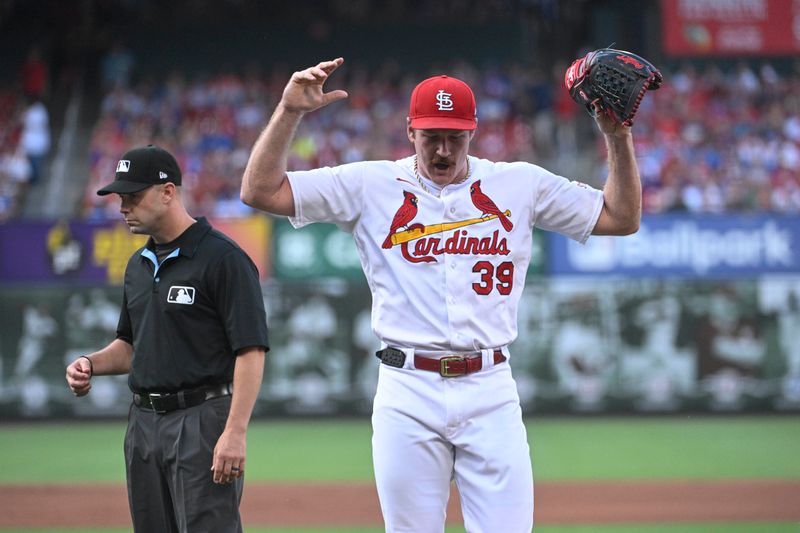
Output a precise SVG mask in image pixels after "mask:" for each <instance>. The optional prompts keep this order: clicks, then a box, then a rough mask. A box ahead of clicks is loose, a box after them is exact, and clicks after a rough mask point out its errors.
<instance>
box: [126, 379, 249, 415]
mask: <svg viewBox="0 0 800 533" xmlns="http://www.w3.org/2000/svg"><path fill="white" fill-rule="evenodd" d="M232 392H233V384H231V383H223V384H221V385H209V386H207V387H199V388H197V389H190V390H182V391H178V392H149V393H141V394H139V393H134V394H133V403H134V405H136V406H137V407H141V408H143V409H150V410H151V411H155V412H156V413H169V412H170V411H177V410H178V409H186V408H187V407H194V406H195V405H200V404H201V403H203V402H205V401H206V400H211V399H213V398H219V397H221V396H229V395H230V394H231V393H232Z"/></svg>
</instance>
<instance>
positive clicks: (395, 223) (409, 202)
mask: <svg viewBox="0 0 800 533" xmlns="http://www.w3.org/2000/svg"><path fill="white" fill-rule="evenodd" d="M403 196H404V197H405V200H403V205H401V206H400V209H398V210H397V213H395V215H394V218H393V219H392V226H391V228H389V235H387V236H386V240H385V241H383V247H384V248H386V249H389V248H391V247H392V235H394V232H395V231H397V228H400V227H404V228H406V229H408V223H409V222H411V221H412V220H414V217H415V216H417V197H416V195H414V194H411V193H410V192H408V191H403Z"/></svg>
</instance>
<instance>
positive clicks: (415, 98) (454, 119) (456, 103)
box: [408, 76, 478, 130]
mask: <svg viewBox="0 0 800 533" xmlns="http://www.w3.org/2000/svg"><path fill="white" fill-rule="evenodd" d="M408 118H410V119H411V127H412V128H415V129H420V130H432V129H447V130H474V129H475V128H477V127H478V119H477V117H476V111H475V95H474V94H472V89H470V88H469V85H467V84H466V83H464V82H463V81H461V80H459V79H456V78H451V77H449V76H434V77H433V78H428V79H427V80H423V81H422V82H420V83H419V85H417V86H416V87H414V92H412V93H411V105H410V106H409V109H408Z"/></svg>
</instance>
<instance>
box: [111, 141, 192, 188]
mask: <svg viewBox="0 0 800 533" xmlns="http://www.w3.org/2000/svg"><path fill="white" fill-rule="evenodd" d="M168 181H169V182H172V183H174V184H175V185H180V184H181V169H180V167H178V162H177V161H175V158H174V157H173V156H172V154H170V153H169V152H167V151H166V150H164V149H163V148H159V147H158V146H155V145H153V144H148V145H147V146H145V147H142V148H134V149H132V150H128V151H127V152H125V155H123V156H122V159H120V160H119V162H118V163H117V173H116V174H115V175H114V181H112V182H111V183H109V184H108V185H106V186H105V187H103V188H102V189H100V190H99V191H97V194H99V195H100V196H105V195H106V194H111V193H118V194H131V193H135V192H139V191H141V190H143V189H146V188H148V187H150V186H151V185H158V184H160V183H166V182H168Z"/></svg>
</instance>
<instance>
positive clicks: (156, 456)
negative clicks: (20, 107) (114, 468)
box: [66, 145, 269, 533]
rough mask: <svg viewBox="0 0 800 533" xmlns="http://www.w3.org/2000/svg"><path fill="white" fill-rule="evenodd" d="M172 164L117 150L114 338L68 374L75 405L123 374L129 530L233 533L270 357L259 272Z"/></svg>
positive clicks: (169, 159) (155, 151) (159, 154)
mask: <svg viewBox="0 0 800 533" xmlns="http://www.w3.org/2000/svg"><path fill="white" fill-rule="evenodd" d="M180 184H181V171H180V168H179V167H178V163H177V162H176V161H175V158H174V157H173V156H172V155H171V154H170V153H169V152H167V151H165V150H163V149H161V148H159V147H157V146H153V145H149V146H147V147H143V148H134V149H132V150H130V151H128V152H127V153H126V154H125V155H124V156H122V159H121V160H120V161H119V163H118V164H117V170H116V175H115V179H114V181H113V182H112V183H111V184H109V185H108V186H106V187H104V188H102V189H100V190H99V191H97V194H99V195H106V194H111V193H116V194H118V195H119V197H120V199H121V207H120V212H121V213H122V216H123V217H124V218H125V222H126V223H127V224H128V227H129V228H130V231H131V233H136V234H143V235H149V236H150V238H149V239H148V241H147V244H146V245H145V246H144V247H143V248H142V249H140V250H138V251H137V252H136V253H134V254H133V256H132V257H131V258H130V260H129V261H128V266H127V269H126V270H125V286H124V294H123V302H122V309H121V312H120V318H119V324H118V326H117V338H116V339H115V340H114V341H112V342H111V343H110V344H109V345H108V346H106V347H105V348H103V349H101V350H99V351H97V352H95V353H92V354H89V355H85V356H81V357H79V358H78V359H76V360H75V361H73V362H72V363H71V364H70V365H69V366H68V367H67V376H66V377H67V383H68V384H69V387H70V389H71V390H72V392H74V393H75V395H76V396H84V395H86V394H87V393H88V392H89V390H90V389H91V387H92V385H91V378H92V376H94V375H108V374H125V373H128V384H129V386H130V388H131V391H133V405H132V406H131V409H130V412H129V415H128V430H127V433H126V435H125V467H126V474H127V481H128V501H129V504H130V509H131V517H132V519H133V526H134V530H135V531H137V532H146V533H152V532H154V531H158V532H162V531H163V532H196V531H214V532H241V531H242V524H241V519H240V516H239V502H240V500H241V497H242V488H243V481H244V480H243V478H242V475H243V474H244V470H245V455H246V454H245V449H246V432H247V426H248V423H249V420H250V414H251V413H252V410H253V405H254V403H255V400H256V397H257V396H258V391H259V388H260V387H261V378H262V374H263V368H264V353H265V352H266V351H267V350H269V345H268V341H267V321H266V313H265V311H264V301H263V298H262V295H261V287H260V285H259V282H258V272H257V269H256V267H255V265H254V264H253V262H252V261H251V260H250V258H249V257H248V256H247V254H245V252H244V251H242V249H241V248H239V246H237V245H236V243H234V242H233V241H232V240H231V239H229V238H228V237H226V236H225V235H223V234H222V233H220V232H219V231H217V230H215V229H213V228H212V227H211V226H210V225H209V223H208V222H207V221H206V220H205V219H204V218H198V219H196V220H195V219H194V218H192V217H191V216H190V215H189V213H188V212H187V211H186V208H185V207H184V205H183V202H182V201H181V191H180Z"/></svg>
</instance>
